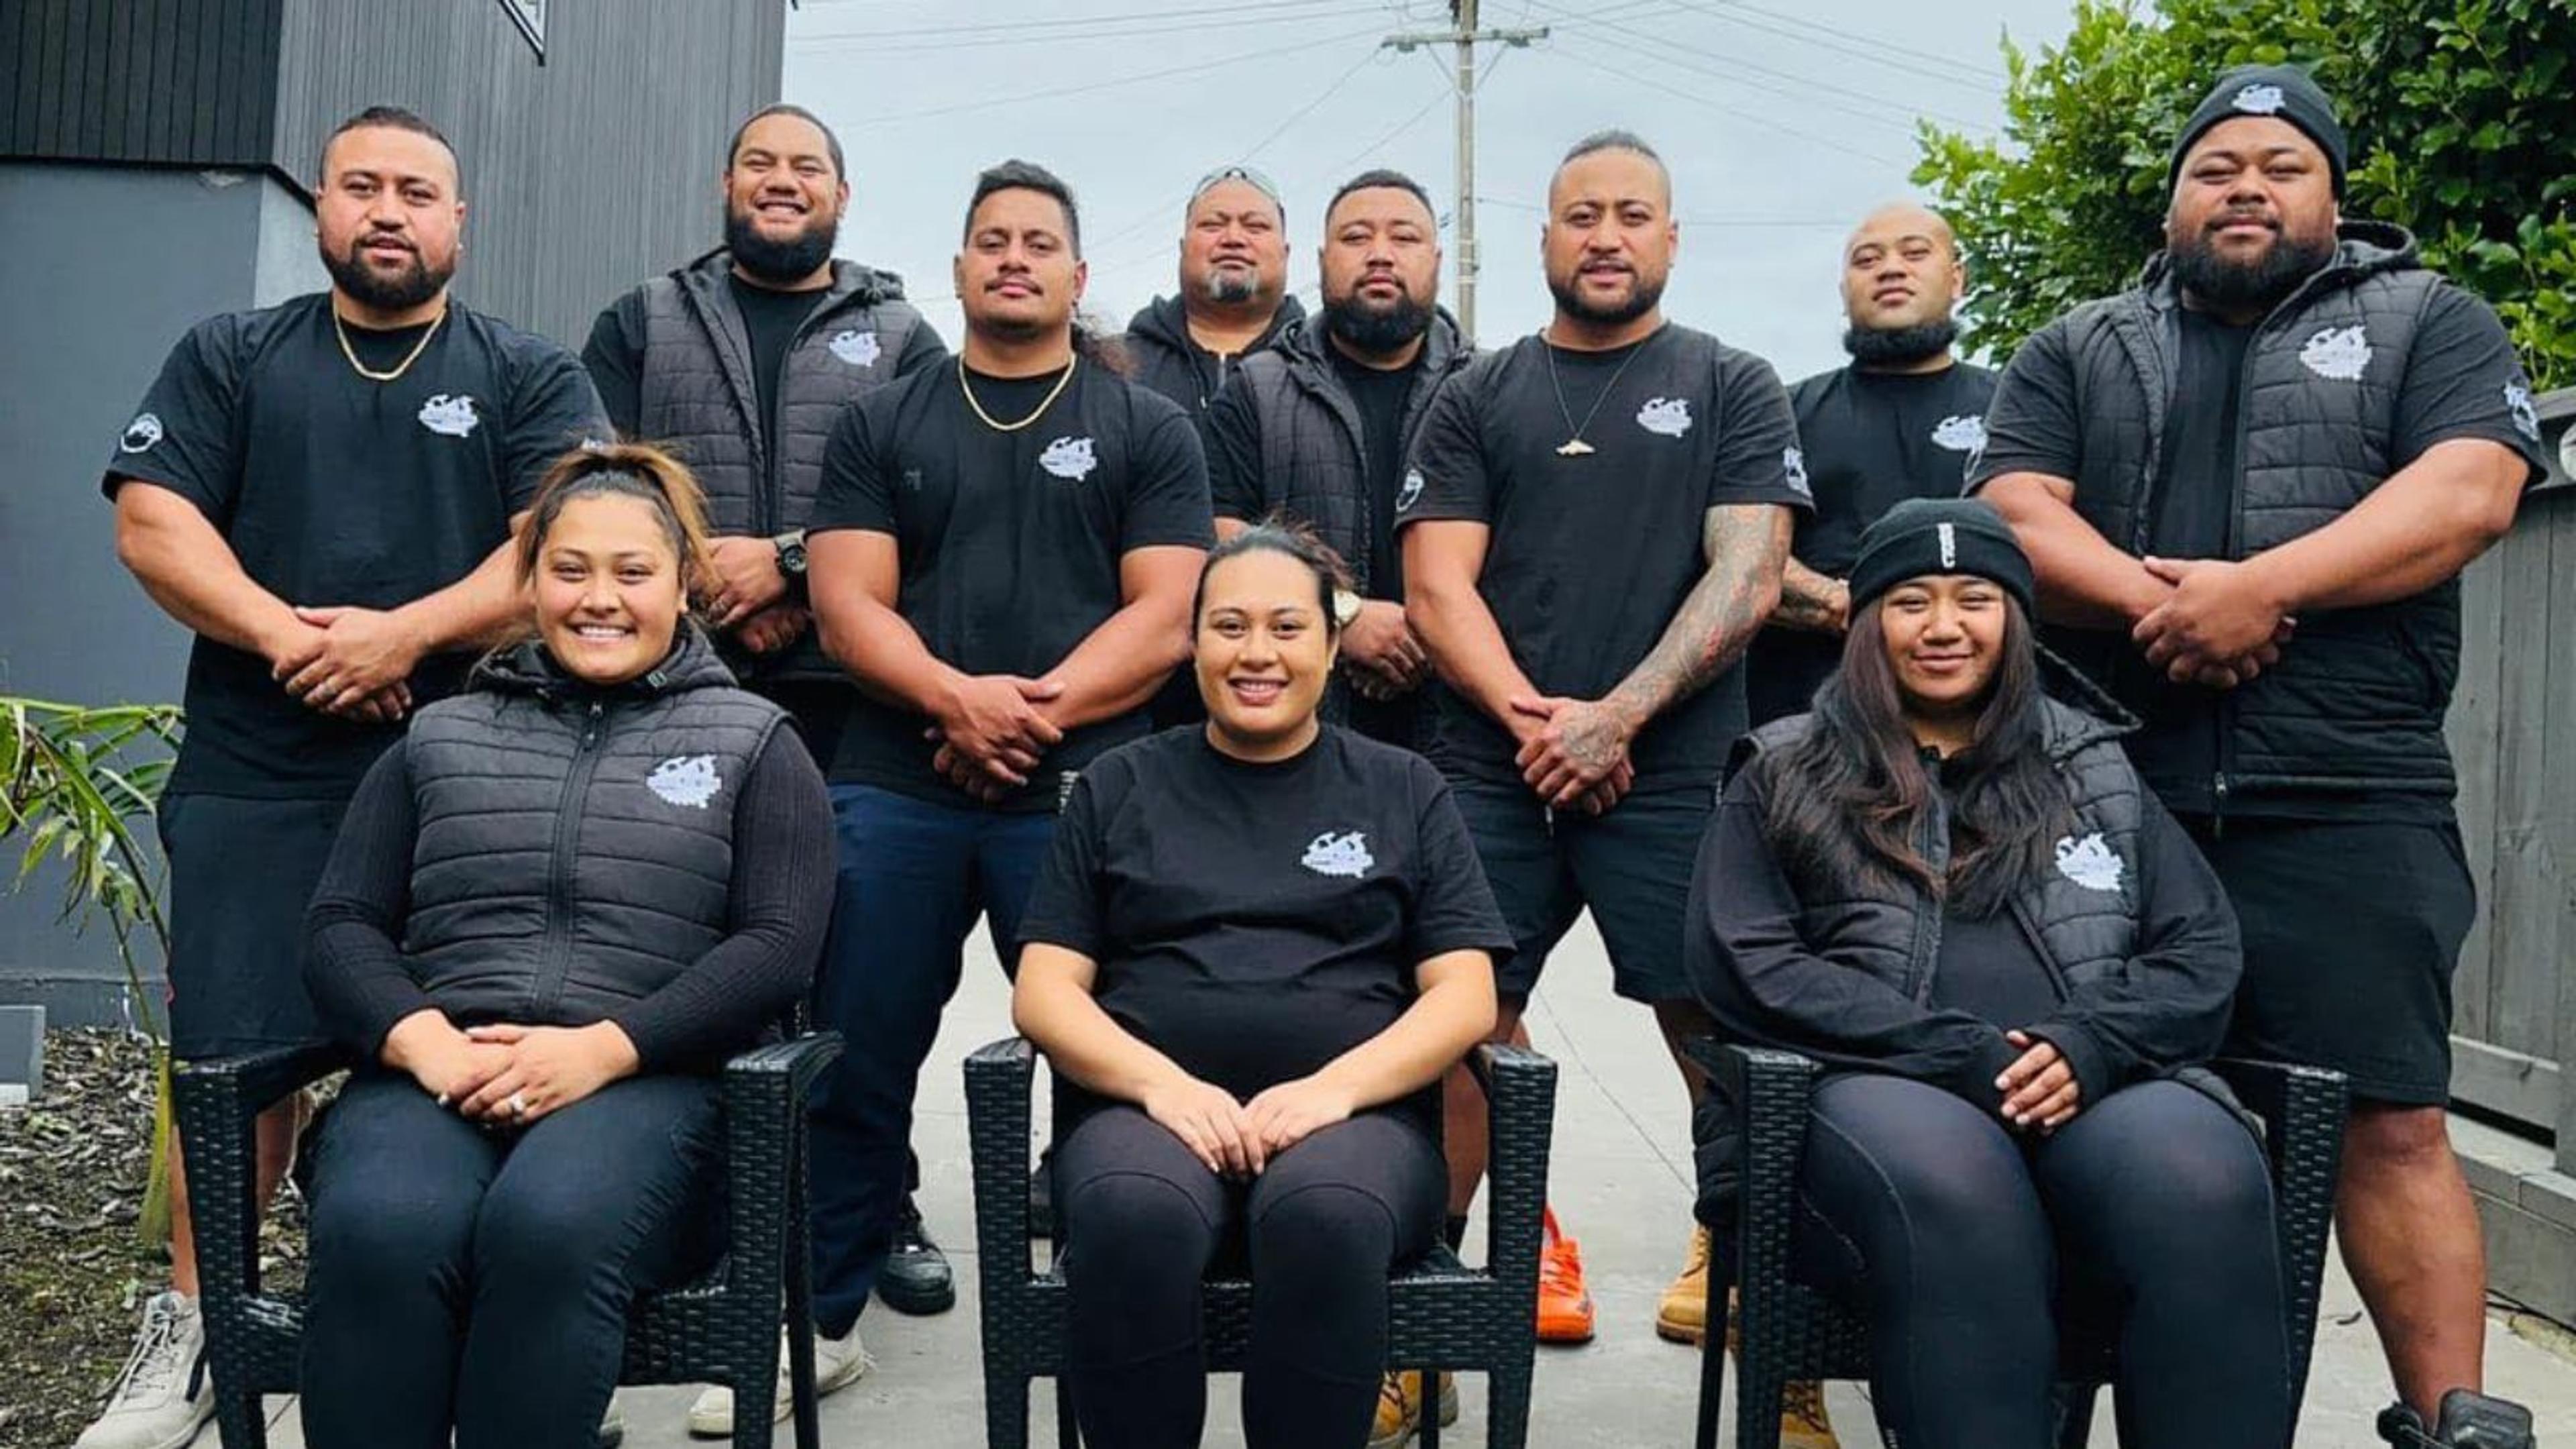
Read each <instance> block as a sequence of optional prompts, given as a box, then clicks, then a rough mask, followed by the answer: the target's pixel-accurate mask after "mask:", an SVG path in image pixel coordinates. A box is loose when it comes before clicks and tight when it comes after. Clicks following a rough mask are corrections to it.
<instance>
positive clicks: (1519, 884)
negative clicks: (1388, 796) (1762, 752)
mask: <svg viewBox="0 0 2576 1449" xmlns="http://www.w3.org/2000/svg"><path fill="white" fill-rule="evenodd" d="M1450 785H1451V787H1452V789H1453V792H1454V794H1455V796H1456V799H1457V801H1458V813H1459V814H1461V815H1463V816H1465V817H1466V820H1467V833H1468V834H1469V835H1470V836H1472V837H1474V839H1475V842H1476V855H1477V858H1478V859H1479V860H1480V861H1482V862H1483V864H1484V867H1485V881H1486V883H1487V884H1488V885H1490V886H1492V887H1493V890H1494V902H1495V904H1496V905H1498V906H1500V907H1501V908H1502V912H1503V923H1504V925H1506V926H1507V927H1509V928H1510V930H1511V933H1512V942H1513V950H1512V959H1511V960H1510V961H1508V962H1506V963H1504V965H1503V968H1502V970H1501V971H1499V972H1497V973H1496V975H1495V978H1494V987H1495V989H1496V990H1498V991H1500V992H1501V993H1502V995H1503V997H1504V999H1505V1000H1507V1001H1513V1002H1520V1001H1527V1000H1528V999H1529V995H1530V992H1531V991H1532V990H1534V989H1536V987H1537V986H1538V974H1539V968H1540V967H1542V966H1544V965H1546V964H1547V953H1548V952H1549V951H1550V950H1552V949H1554V947H1555V946H1556V943H1557V942H1559V941H1561V940H1563V939H1564V938H1565V933H1566V932H1567V931H1569V930H1571V929H1573V927H1574V921H1575V918H1576V917H1578V916H1580V915H1582V914H1583V910H1584V908H1585V907H1586V906H1589V907H1591V909H1592V923H1593V925H1595V926H1596V927H1598V928H1599V929H1600V931H1601V939H1602V941H1603V943H1604V944H1606V945H1608V946H1609V948H1610V989H1611V990H1613V991H1616V992H1618V993H1619V994H1620V995H1621V996H1624V997H1626V998H1628V999H1629V1000H1631V1001H1643V1002H1648V1003H1652V1002H1658V1001H1680V1000H1687V999H1688V998H1689V997H1690V994H1691V989H1690V978H1689V976H1688V975H1686V974H1685V973H1684V972H1683V970H1682V929H1683V922H1684V918H1685V917H1686V916H1687V914H1688V912H1689V902H1690V886H1691V868H1692V865H1693V864H1694V862H1696V861H1697V860H1698V858H1699V838H1700V836H1701V835H1702V834H1704V833H1706V831H1707V830H1708V822H1709V817H1710V816H1711V815H1713V814H1715V813H1716V809H1717V791H1716V790H1715V789H1714V788H1713V787H1710V786H1687V787H1683V788H1680V789H1672V790H1657V791H1653V792H1651V793H1641V794H1636V795H1631V796H1629V797H1628V798H1627V799H1625V800H1622V801H1620V802H1619V803H1618V804H1617V805H1616V806H1614V807H1613V808H1612V809H1611V811H1610V813H1609V814H1607V815H1603V816H1600V817H1598V818H1595V817H1593V816H1589V815H1585V814H1583V813H1582V812H1581V811H1579V810H1566V811H1552V810H1550V809H1548V808H1547V806H1546V805H1545V804H1543V803H1542V802H1541V801H1540V800H1539V798H1538V796H1537V795H1536V794H1534V793H1532V792H1531V790H1530V787H1529V786H1527V785H1524V784H1520V783H1518V782H1514V783H1512V784H1508V785H1506V784H1502V783H1499V782H1496V781H1491V780H1479V779H1472V778H1466V777H1454V778H1452V779H1451V781H1450Z"/></svg>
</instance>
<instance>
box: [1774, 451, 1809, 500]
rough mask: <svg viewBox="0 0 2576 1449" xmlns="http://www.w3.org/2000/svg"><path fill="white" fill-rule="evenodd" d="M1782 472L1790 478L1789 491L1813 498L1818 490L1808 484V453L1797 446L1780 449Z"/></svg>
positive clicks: (1802, 496)
mask: <svg viewBox="0 0 2576 1449" xmlns="http://www.w3.org/2000/svg"><path fill="white" fill-rule="evenodd" d="M1780 472H1781V474H1782V476H1784V477H1785V478H1787V479H1788V482H1789V491H1790V492H1792V493H1795V494H1797V495H1798V496H1799V497H1801V498H1813V497H1815V496H1816V490H1815V489H1813V488H1810V487H1808V486H1807V455H1806V454H1805V453H1804V452H1802V451H1800V450H1799V449H1796V448H1782V449H1781V450H1780Z"/></svg>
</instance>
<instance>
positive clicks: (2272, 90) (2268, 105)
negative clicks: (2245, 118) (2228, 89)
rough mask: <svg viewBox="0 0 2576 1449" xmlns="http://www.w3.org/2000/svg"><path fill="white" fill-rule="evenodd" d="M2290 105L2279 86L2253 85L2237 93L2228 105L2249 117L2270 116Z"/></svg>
mask: <svg viewBox="0 0 2576 1449" xmlns="http://www.w3.org/2000/svg"><path fill="white" fill-rule="evenodd" d="M2287 103H2288V98H2287V97H2285V96H2283V95H2282V94H2281V88H2280V87H2279V86H2264V85H2253V86H2247V87H2246V88H2245V89H2243V90H2241V91H2238V92H2237V93H2236V98H2235V99H2233V100H2231V101H2229V102H2228V104H2229V105H2231V106H2234V107H2235V108H2236V109H2238V110H2240V111H2243V112H2244V113H2245V114H2247V115H2249V116H2269V115H2272V114H2275V113H2276V112H2278V111H2279V110H2280V109H2281V107H2282V106H2283V105H2285V104H2287Z"/></svg>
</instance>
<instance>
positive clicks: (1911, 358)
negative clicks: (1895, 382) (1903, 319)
mask: <svg viewBox="0 0 2576 1449" xmlns="http://www.w3.org/2000/svg"><path fill="white" fill-rule="evenodd" d="M1958 340H1959V324H1958V323H1956V322H1953V321H1951V320H1950V319H1949V318H1947V317H1944V318H1942V319H1940V320H1939V321H1937V322H1917V323H1915V324H1914V325H1913V326H1911V327H1862V326H1858V325H1854V326H1851V327H1846V328H1844V329H1843V351H1845V352H1848V353H1850V354H1851V357H1852V361H1854V362H1857V363H1859V364H1860V365H1861V366H1863V367H1903V366H1906V365H1908V364H1910V363H1916V362H1922V361H1924V360H1925V359H1927V358H1932V357H1938V356H1940V355H1941V354H1942V353H1945V352H1948V351H1949V350H1950V344H1951V343H1953V342H1956V341H1958Z"/></svg>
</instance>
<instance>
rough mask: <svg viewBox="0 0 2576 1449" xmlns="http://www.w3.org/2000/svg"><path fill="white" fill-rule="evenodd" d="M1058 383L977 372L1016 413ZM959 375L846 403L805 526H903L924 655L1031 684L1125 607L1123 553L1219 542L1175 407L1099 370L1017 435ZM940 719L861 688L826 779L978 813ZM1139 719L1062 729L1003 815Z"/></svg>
mask: <svg viewBox="0 0 2576 1449" xmlns="http://www.w3.org/2000/svg"><path fill="white" fill-rule="evenodd" d="M1061 376H1062V374H1060V373H1047V374H1044V375H1042V376H1039V377H1034V378H1016V379H1012V378H994V377H986V376H984V375H983V374H981V373H977V374H975V375H974V387H975V401H976V402H977V403H979V404H981V405H982V407H983V409H984V411H985V412H987V413H989V414H991V415H992V416H993V417H995V418H998V419H1000V420H1002V421H1004V422H1017V421H1018V420H1020V419H1022V418H1026V417H1028V416H1029V415H1030V413H1031V412H1032V410H1034V409H1036V408H1037V407H1038V406H1039V404H1040V403H1042V402H1045V400H1046V396H1047V393H1048V392H1049V391H1050V390H1051V389H1053V388H1054V387H1055V385H1056V382H1057V380H1058V379H1059V378H1060V377H1061ZM958 377H959V374H958V370H957V369H956V368H954V367H940V368H932V369H929V370H927V371H924V372H919V373H916V374H914V375H913V376H911V377H908V378H904V379H902V380H900V381H898V382H895V383H892V384H889V385H888V386H885V387H881V388H878V389H877V390H875V391H874V392H871V393H869V394H868V395H867V396H865V397H863V398H861V399H860V400H859V401H858V403H857V404H856V405H854V406H852V407H851V408H849V409H848V410H847V411H845V412H843V413H842V414H841V420H840V422H839V423H838V424H837V425H835V426H834V428H833V431H832V439H831V442H830V444H829V445H828V446H827V448H826V449H825V451H824V454H823V485H822V493H821V495H820V496H819V497H817V498H816V500H815V503H814V515H813V521H812V523H811V524H810V525H809V529H810V531H811V532H814V533H828V532H830V531H832V530H834V529H840V528H856V529H865V530H867V531H869V532H873V533H885V534H891V535H893V536H894V539H895V544H896V551H897V553H898V555H899V556H900V558H901V560H902V583H901V587H900V590H899V592H898V594H897V596H896V601H895V612H897V613H899V614H901V615H902V616H903V619H904V622H906V623H908V624H910V625H911V626H912V628H913V630H914V631H915V632H916V633H918V634H919V635H920V636H921V642H922V643H923V644H924V645H925V646H926V647H928V648H929V650H930V652H931V653H932V654H934V655H936V656H938V657H939V658H940V659H941V660H942V661H944V662H946V663H947V664H949V665H951V666H953V667H955V668H957V669H961V670H964V671H965V672H966V673H968V674H1017V675H1024V676H1026V677H1028V678H1031V679H1036V678H1038V677H1040V676H1042V675H1044V674H1046V673H1047V672H1048V671H1049V670H1052V669H1054V668H1055V667H1056V666H1057V665H1058V664H1060V663H1062V662H1063V661H1064V657H1065V656H1066V655H1068V654H1070V653H1072V652H1073V650H1074V646H1076V645H1078V644H1080V643H1081V642H1082V641H1083V639H1084V638H1086V637H1087V636H1089V635H1090V633H1091V631H1092V630H1094V629H1097V628H1098V627H1100V625H1101V624H1103V623H1105V622H1106V621H1107V620H1108V619H1109V617H1110V616H1111V615H1113V614H1115V613H1117V612H1118V611H1119V609H1120V608H1122V607H1123V606H1124V602H1125V600H1124V595H1123V592H1122V590H1121V587H1120V583H1119V561H1120V559H1121V557H1122V556H1124V555H1125V554H1127V553H1128V552H1130V551H1132V550H1135V549H1140V548H1151V547H1155V546H1158V545H1176V546H1182V547H1188V548H1205V547H1207V546H1208V545H1209V544H1210V543H1212V542H1213V541H1214V533H1213V523H1212V519H1211V515H1210V513H1209V511H1208V491H1207V465H1206V462H1205V460H1204V459H1203V457H1202V456H1201V454H1200V452H1199V440H1198V433H1197V430H1196V429H1194V428H1193V427H1192V426H1191V423H1190V419H1189V417H1188V415H1187V414H1185V413H1183V412H1182V411H1181V410H1180V408H1179V407H1178V406H1176V405H1175V404H1173V403H1172V402H1171V401H1170V400H1169V399H1166V398H1163V397H1160V396H1157V395H1156V394H1155V393H1154V392H1152V391H1151V390H1149V389H1146V388H1142V387H1138V386H1136V385H1135V384H1132V383H1130V382H1128V381H1126V380H1125V379H1123V378H1120V377H1118V376H1116V375H1115V374H1113V373H1109V372H1106V371H1103V370H1102V369H1100V368H1099V367H1096V366H1093V365H1091V364H1089V363H1081V364H1077V366H1076V370H1075V373H1074V376H1073V379H1072V381H1071V382H1070V383H1068V384H1066V386H1065V389H1064V391H1063V392H1062V393H1061V394H1059V395H1058V396H1057V397H1056V399H1055V401H1053V402H1052V403H1048V404H1047V405H1046V413H1045V415H1044V416H1043V417H1039V418H1037V419H1036V420H1034V421H1033V422H1031V423H1030V424H1029V425H1028V426H1026V427H1023V428H1020V429H1018V430H1016V431H1013V432H1007V433H1006V432H1001V431H998V430H996V429H994V428H993V427H991V426H989V425H987V424H986V423H984V422H983V421H982V420H981V419H979V418H977V417H976V415H975V413H974V410H973V409H972V408H970V407H969V406H968V404H967V400H966V397H965V394H964V393H963V391H962V390H961V389H960V387H959V381H958ZM929 723H930V722H929V721H928V720H927V719H926V718H924V717H923V716H921V715H918V714H915V713H914V712H912V711H911V710H908V709H904V708H901V707H899V706H896V705H891V704H887V703H885V702H884V701H882V700H879V699H876V698H874V697H872V696H867V695H862V696H860V697H859V700H858V702H857V703H856V704H855V705H853V706H852V709H851V713H850V723H849V728H848V729H847V731H845V732H844V733H843V734H842V736H841V746H840V752H839V756H838V758H837V759H835V760H834V761H833V764H832V781H833V783H835V784H862V785H875V786H878V787H881V788H884V789H888V790H896V791H900V792H902V793H904V794H907V795H912V796H916V797H919V798H922V799H927V800H936V801H939V802H941V803H943V804H948V805H956V806H960V807H965V806H971V805H972V804H973V803H974V801H973V797H971V796H969V795H967V794H966V793H965V792H964V791H961V790H959V789H958V788H957V787H955V786H954V785H951V784H949V783H948V782H947V781H946V780H944V779H942V778H940V777H939V775H938V774H937V773H935V772H934V771H933V770H932V769H931V767H930V762H931V757H932V756H933V755H934V754H935V753H936V752H937V748H936V746H934V745H932V744H931V743H930V742H928V741H926V740H924V739H923V738H922V731H923V730H925V729H926V728H928V726H929ZM1146 728H1147V721H1146V712H1145V711H1144V710H1142V709H1138V710H1133V711H1130V712H1129V713H1127V714H1123V715H1119V716H1117V717H1116V718H1114V719H1107V720H1101V721H1099V722H1097V723H1094V724H1090V725H1086V726H1084V727H1083V728H1081V729H1078V730H1073V731H1071V732H1069V733H1067V734H1066V736H1065V738H1064V740H1063V742H1062V743H1061V744H1059V745H1057V746H1056V747H1055V748H1054V749H1053V750H1051V751H1049V752H1048V754H1047V756H1046V758H1045V759H1044V760H1043V761H1041V762H1040V764H1039V767H1038V770H1037V772H1036V773H1035V774H1034V775H1032V776H1031V778H1030V781H1029V784H1028V785H1026V786H1025V787H1023V788H1022V789H1020V790H1019V791H1017V792H1016V793H1014V794H1013V795H1012V796H1011V797H1010V798H1009V799H1007V800H1005V801H1004V802H1003V806H1002V808H1004V809H1007V810H1022V811H1029V810H1052V809H1054V808H1056V807H1057V806H1058V805H1059V804H1060V803H1061V802H1062V799H1063V792H1064V791H1065V790H1066V789H1067V788H1069V781H1070V779H1071V777H1072V776H1073V775H1074V774H1075V773H1076V772H1078V771H1080V770H1081V769H1082V767H1083V766H1084V765H1085V764H1086V763H1088V762H1089V761H1090V760H1091V758H1092V757H1093V756H1095V755H1097V754H1099V753H1100V752H1101V751H1102V750H1105V749H1107V748H1109V747H1110V746H1111V745H1114V744H1117V743H1119V742H1120V741H1122V740H1128V739H1133V738H1135V737H1136V736H1137V735H1140V734H1143V733H1145V731H1146Z"/></svg>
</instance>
